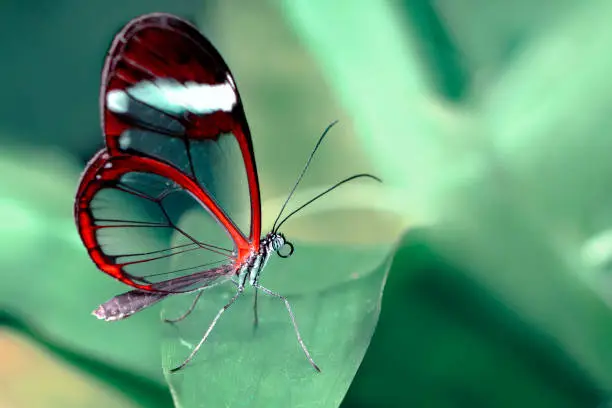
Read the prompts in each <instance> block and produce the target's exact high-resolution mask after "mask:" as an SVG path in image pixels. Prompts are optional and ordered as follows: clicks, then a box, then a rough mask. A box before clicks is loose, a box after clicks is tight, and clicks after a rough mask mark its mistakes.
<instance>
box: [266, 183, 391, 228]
mask: <svg viewBox="0 0 612 408" xmlns="http://www.w3.org/2000/svg"><path fill="white" fill-rule="evenodd" d="M358 178H371V179H373V180H376V181H378V182H379V183H382V180H381V179H379V178H378V177H376V176H374V175H372V174H366V173H363V174H355V175H354V176H351V177H347V178H345V179H344V180H341V181H339V182H337V183H336V184H334V185H333V186H331V187H330V188H328V189H327V190H325V191H323V192H322V193H319V194H317V195H316V196H315V197H313V198H311V199H310V200H308V201H306V202H305V203H304V204H302V205H301V206H299V207H298V208H296V209H295V210H293V211H291V212H290V213H289V214H288V215H287V216H286V217H285V218H283V220H282V221H281V222H280V223H279V224H278V226H277V227H276V229H277V230H278V229H279V228H280V227H281V225H283V224H284V223H285V221H287V220H288V219H289V218H290V217H291V216H292V215H294V214H295V213H297V212H299V211H300V210H302V209H303V208H304V207H306V206H308V205H310V204H312V203H313V202H315V201H317V200H318V199H319V198H321V197H323V196H324V195H326V194H328V193H331V192H332V191H333V190H335V189H336V188H338V187H340V186H341V185H343V184H344V183H348V182H349V181H353V180H355V179H358Z"/></svg>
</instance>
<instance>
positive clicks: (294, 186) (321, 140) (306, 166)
mask: <svg viewBox="0 0 612 408" xmlns="http://www.w3.org/2000/svg"><path fill="white" fill-rule="evenodd" d="M336 123H338V121H337V120H334V121H333V122H332V123H330V124H329V125H328V126H327V127H326V128H325V130H324V131H323V134H321V137H319V141H317V144H316V145H315V147H314V149H312V152H311V153H310V157H308V161H306V165H305V166H304V168H303V169H302V173H300V176H299V177H298V179H297V181H296V182H295V184H294V185H293V188H292V189H291V192H290V193H289V195H288V196H287V199H286V200H285V203H284V204H283V206H282V207H281V210H280V211H279V213H278V216H277V217H276V220H274V224H273V225H272V231H278V227H277V226H276V223H277V222H278V220H279V219H280V217H281V215H282V214H283V211H284V210H285V207H286V206H287V203H288V202H289V200H290V199H291V197H292V196H293V193H295V189H296V188H297V186H298V184H300V181H302V178H303V177H304V174H306V170H308V166H310V162H311V161H312V158H313V157H314V155H315V153H316V152H317V149H318V148H319V146H320V145H321V142H323V139H325V136H326V135H327V133H328V132H329V130H330V129H331V128H332V127H333V126H334V125H335V124H336Z"/></svg>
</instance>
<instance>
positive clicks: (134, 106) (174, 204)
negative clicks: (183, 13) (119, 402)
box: [74, 13, 380, 372]
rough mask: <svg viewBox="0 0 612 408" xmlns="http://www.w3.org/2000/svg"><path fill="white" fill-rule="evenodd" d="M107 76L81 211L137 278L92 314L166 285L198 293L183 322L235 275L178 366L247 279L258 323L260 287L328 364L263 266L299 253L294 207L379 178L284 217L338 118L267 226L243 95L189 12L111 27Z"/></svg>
mask: <svg viewBox="0 0 612 408" xmlns="http://www.w3.org/2000/svg"><path fill="white" fill-rule="evenodd" d="M101 82H102V83H101V90H100V108H101V123H102V132H103V134H104V138H105V147H104V148H103V149H102V150H101V151H99V152H98V153H97V154H96V155H95V156H94V157H93V159H91V161H90V162H89V163H88V164H87V167H86V169H85V171H84V173H83V175H82V176H81V179H80V182H79V186H78V190H77V193H76V198H75V208H74V211H75V221H76V225H77V228H78V231H79V234H80V237H81V240H82V241H83V244H84V246H85V247H86V249H87V251H88V253H89V256H90V257H91V259H92V261H93V262H94V263H95V265H96V266H97V267H98V269H100V270H101V271H102V272H105V273H107V274H108V275H110V276H112V277H113V278H115V279H117V280H119V281H121V282H123V283H124V284H126V285H128V286H130V287H132V289H131V290H130V291H128V292H126V293H123V294H120V295H118V296H115V297H113V298H112V299H110V300H109V301H107V302H105V303H103V304H102V305H100V306H99V307H98V308H97V309H96V310H94V312H93V314H94V315H95V316H96V317H98V318H99V319H103V320H105V321H114V320H120V319H124V318H126V317H129V316H131V315H133V314H134V313H136V312H138V311H141V310H143V309H144V308H146V307H148V306H151V305H153V304H155V303H157V302H159V301H160V300H162V299H164V298H166V297H168V296H171V295H175V294H185V293H196V294H197V295H196V297H195V299H194V301H193V303H192V304H191V306H190V308H189V309H188V310H187V311H186V312H185V313H184V314H183V315H182V316H179V317H178V318H176V319H167V320H166V321H168V322H176V321H179V320H182V319H184V318H185V317H187V316H188V315H189V313H191V312H192V311H193V310H194V308H195V306H196V303H197V301H198V300H199V298H200V296H201V295H202V293H203V291H204V289H206V288H209V287H211V286H213V285H216V284H219V283H223V282H228V281H231V282H232V283H233V284H234V285H235V287H236V292H235V294H234V296H233V297H232V298H231V299H230V300H229V301H228V302H227V304H225V305H224V306H223V308H221V309H220V311H219V312H218V313H217V315H216V316H215V318H214V319H213V321H212V322H211V323H210V325H209V327H208V329H207V330H206V332H205V334H204V335H203V336H202V338H201V340H200V342H199V343H198V344H197V345H196V346H195V347H194V348H193V350H192V352H191V354H190V355H189V356H188V357H187V358H185V360H184V361H183V363H182V364H180V365H179V366H177V367H175V368H173V369H172V370H170V371H171V372H175V371H177V370H180V369H182V368H183V367H185V366H186V365H187V364H188V363H189V361H191V360H192V359H193V357H194V356H195V355H196V353H197V352H198V350H199V349H200V347H201V346H202V344H203V343H204V342H205V341H206V339H207V338H208V336H209V334H210V333H211V331H212V329H213V328H214V326H215V324H216V323H217V321H218V320H219V318H220V317H221V315H222V314H223V312H224V311H225V310H227V309H228V308H229V307H230V306H231V305H232V304H233V303H234V302H235V301H236V299H238V297H239V296H241V295H242V294H243V292H244V289H245V287H246V286H247V285H250V286H252V287H253V288H254V289H255V322H257V312H256V304H257V303H256V302H257V293H258V292H257V291H258V290H259V291H261V292H262V293H264V294H266V295H269V296H272V297H274V298H277V299H279V300H280V301H282V302H283V303H284V305H285V307H286V309H287V312H288V314H289V316H290V319H291V322H292V324H293V328H294V330H295V334H296V336H297V340H298V342H299V344H300V346H301V348H302V350H303V352H304V354H305V356H306V358H307V359H308V361H309V362H310V364H311V365H312V367H314V369H315V370H317V371H320V369H319V367H318V366H317V365H316V364H315V362H314V360H313V359H312V357H311V355H310V353H309V351H308V349H307V348H306V345H305V344H304V341H303V340H302V336H301V335H300V332H299V329H298V325H297V322H296V319H295V316H294V314H293V311H292V309H291V305H290V303H289V301H288V300H287V298H285V297H284V296H282V295H281V294H279V293H276V292H274V291H272V290H270V289H268V288H266V287H264V286H262V285H261V284H260V274H261V272H262V270H263V269H264V267H265V266H266V264H267V263H268V261H269V260H270V257H271V255H272V254H274V253H276V254H278V255H279V256H280V257H282V258H288V257H289V256H291V255H292V254H293V252H294V246H293V244H292V243H291V242H290V241H288V240H287V239H286V238H285V236H284V235H283V234H282V233H281V232H280V231H279V228H280V227H281V226H282V225H283V223H284V222H285V221H287V220H288V219H289V218H290V217H291V216H292V215H294V214H295V213H297V212H298V211H300V210H301V209H302V208H304V207H305V206H307V205H309V204H310V203H312V202H313V201H315V200H317V199H319V198H320V197H322V196H324V195H325V194H327V193H329V192H331V191H332V190H334V189H335V188H337V187H338V186H340V185H342V184H344V183H346V182H349V181H351V180H354V179H357V178H362V177H365V178H371V179H374V180H377V181H380V179H378V178H377V177H375V176H372V175H370V174H357V175H354V176H351V177H348V178H346V179H344V180H342V181H340V182H339V183H336V184H335V185H333V186H332V187H330V188H328V189H327V190H325V191H323V192H322V193H320V194H318V195H317V196H315V197H314V198H312V199H311V200H309V201H307V202H306V203H304V204H303V205H301V206H299V207H298V208H297V209H296V210H294V211H292V212H291V213H289V214H288V215H286V216H285V217H284V218H282V219H281V216H282V214H283V212H284V210H285V208H286V205H287V203H288V202H289V200H290V198H291V197H292V195H293V194H294V192H295V191H296V188H297V186H298V184H299V182H300V181H301V180H302V177H303V176H304V174H305V173H306V170H307V168H308V166H309V165H310V162H311V160H312V158H313V157H314V154H315V152H316V151H317V149H318V148H319V146H320V144H321V142H322V141H323V139H324V138H325V136H326V135H327V133H328V131H329V129H330V128H331V126H332V125H333V123H332V125H330V126H328V128H327V129H326V130H325V131H324V132H323V134H322V135H321V136H320V138H319V140H318V142H317V144H316V146H315V148H314V149H313V150H312V152H311V154H310V156H309V158H308V160H307V162H306V165H305V166H304V168H303V170H302V172H301V174H300V175H299V177H298V179H297V181H296V183H295V184H294V186H293V189H292V190H291V192H290V194H289V196H288V198H287V200H286V201H285V202H284V204H283V206H282V208H281V210H280V212H279V214H278V216H277V218H276V220H275V222H274V224H273V227H272V229H271V230H270V232H268V233H267V234H265V235H263V236H261V227H262V222H261V204H260V191H259V181H258V177H257V166H256V165H255V156H254V153H253V142H252V140H251V134H250V131H249V126H248V124H247V121H246V117H245V113H244V108H243V104H242V100H241V98H240V94H239V93H238V89H237V87H236V82H235V80H234V77H233V75H232V73H231V71H230V70H229V68H228V66H227V64H226V63H225V61H224V60H223V58H222V57H221V55H220V54H219V52H218V51H217V50H216V49H215V48H214V46H213V45H212V44H211V43H210V42H209V41H208V40H207V39H206V38H205V37H204V36H203V35H202V34H201V33H200V32H199V31H198V30H197V29H196V28H195V27H194V26H193V25H192V24H191V23H189V22H187V21H185V20H183V19H181V18H179V17H176V16H173V15H170V14H163V13H153V14H147V15H144V16H141V17H137V18H135V19H133V20H132V21H130V22H129V23H128V24H127V25H126V26H125V27H124V28H123V29H122V30H121V31H120V32H119V33H118V34H117V35H116V36H115V38H114V40H113V42H112V45H111V47H110V50H109V51H108V54H107V57H106V61H105V65H104V68H103V71H102V81H101ZM194 209H195V210H199V211H200V215H201V217H200V219H201V220H204V221H201V222H199V223H194V224H189V225H188V226H183V225H182V224H181V222H180V219H181V217H182V216H183V215H185V214H188V213H189V212H190V211H193V210H194ZM187 227H190V228H191V230H188V228H187ZM198 234H199V235H201V236H203V238H200V237H198V236H196V235H198ZM177 237H178V238H177ZM171 240H174V241H172V244H170V245H169V244H168V242H169V241H171ZM222 241H223V242H222ZM221 242H222V243H221Z"/></svg>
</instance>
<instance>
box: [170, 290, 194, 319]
mask: <svg viewBox="0 0 612 408" xmlns="http://www.w3.org/2000/svg"><path fill="white" fill-rule="evenodd" d="M200 296H202V291H199V292H198V294H197V296H196V297H195V299H194V300H193V302H192V303H191V306H189V309H187V311H186V312H185V313H183V314H182V315H180V316H179V317H177V318H175V319H164V322H166V323H177V322H180V321H181V320H183V319H184V318H186V317H187V316H189V315H190V314H191V312H193V310H194V309H195V307H196V304H197V303H198V300H200Z"/></svg>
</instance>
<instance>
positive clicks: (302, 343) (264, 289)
mask: <svg viewBox="0 0 612 408" xmlns="http://www.w3.org/2000/svg"><path fill="white" fill-rule="evenodd" d="M254 287H255V289H261V290H262V292H264V293H265V294H267V295H270V296H274V297H275V298H278V299H280V300H282V301H283V302H284V303H285V307H286V308H287V312H289V317H291V323H293V328H294V330H295V335H296V336H297V340H298V343H300V347H302V350H303V351H304V354H305V355H306V358H307V359H308V361H309V362H310V364H311V365H312V367H313V368H314V369H315V370H317V371H318V372H321V369H320V368H319V366H318V365H316V364H315V362H314V360H313V359H312V357H311V356H310V353H309V352H308V349H307V348H306V345H305V344H304V340H302V336H301V335H300V330H299V329H298V325H297V322H296V321H295V316H294V315H293V311H292V310H291V305H290V304H289V301H288V300H287V298H286V297H284V296H283V295H280V294H278V293H276V292H272V291H271V290H270V289H267V288H264V287H263V286H260V285H259V284H257V283H256V284H255V285H254Z"/></svg>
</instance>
